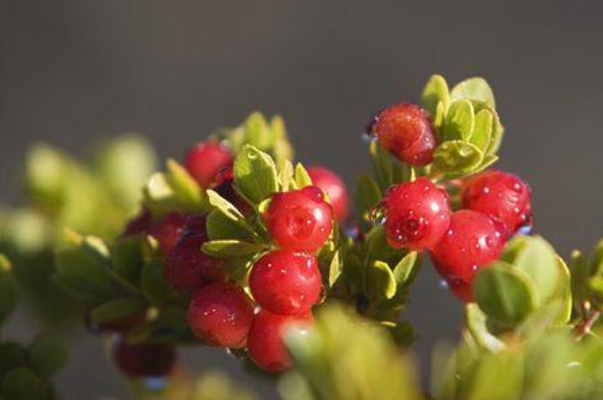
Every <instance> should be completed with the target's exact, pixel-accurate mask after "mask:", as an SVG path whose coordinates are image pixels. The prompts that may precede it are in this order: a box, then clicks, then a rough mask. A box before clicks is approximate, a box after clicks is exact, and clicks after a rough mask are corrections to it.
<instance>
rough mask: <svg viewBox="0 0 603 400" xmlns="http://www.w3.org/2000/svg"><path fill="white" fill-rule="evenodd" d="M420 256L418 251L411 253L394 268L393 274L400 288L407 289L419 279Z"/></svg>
mask: <svg viewBox="0 0 603 400" xmlns="http://www.w3.org/2000/svg"><path fill="white" fill-rule="evenodd" d="M418 255H419V254H418V253H417V252H416V251H411V252H409V253H408V254H407V255H405V256H404V257H403V258H402V259H401V260H400V262H398V264H397V265H396V266H395V267H394V271H393V274H394V278H395V279H396V283H397V285H398V287H400V286H402V287H407V286H408V285H410V284H411V283H412V282H413V281H414V279H415V278H416V277H417V274H418V271H419V266H420V265H419V262H418ZM398 290H399V289H398Z"/></svg>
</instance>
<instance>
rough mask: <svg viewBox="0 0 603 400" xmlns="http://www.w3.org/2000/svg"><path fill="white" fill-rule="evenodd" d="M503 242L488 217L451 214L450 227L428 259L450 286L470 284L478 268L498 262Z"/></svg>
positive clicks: (499, 233) (501, 236)
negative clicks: (452, 284)
mask: <svg viewBox="0 0 603 400" xmlns="http://www.w3.org/2000/svg"><path fill="white" fill-rule="evenodd" d="M504 239H505V238H504V235H503V234H501V232H500V230H499V228H498V227H497V224H496V223H495V222H494V221H493V220H492V219H491V218H490V217H488V216H487V215H485V214H482V213H480V212H477V211H471V210H460V211H457V212H455V213H453V214H452V216H451V218H450V226H449V227H448V230H447V231H446V234H445V235H444V237H443V238H442V240H440V242H439V243H438V244H437V245H436V246H435V247H434V248H433V250H432V252H431V259H432V261H433V263H434V265H435V267H436V269H437V270H438V272H439V273H440V274H441V275H442V276H443V277H444V278H445V279H447V280H448V281H449V282H451V283H454V284H460V283H461V282H463V283H471V281H472V279H473V276H474V275H475V274H476V273H477V271H478V270H479V268H481V267H484V266H485V265H487V264H488V263H490V262H492V261H494V260H496V259H497V258H498V256H499V255H500V253H501V251H502V248H503V246H504V241H505V240H504Z"/></svg>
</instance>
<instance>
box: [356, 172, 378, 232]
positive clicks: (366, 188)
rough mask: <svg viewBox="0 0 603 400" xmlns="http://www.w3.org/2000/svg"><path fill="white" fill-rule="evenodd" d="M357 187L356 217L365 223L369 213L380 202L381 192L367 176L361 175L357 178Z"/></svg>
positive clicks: (375, 183)
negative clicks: (359, 217)
mask: <svg viewBox="0 0 603 400" xmlns="http://www.w3.org/2000/svg"><path fill="white" fill-rule="evenodd" d="M357 187H358V189H357V196H356V199H357V201H356V204H357V207H358V215H359V216H361V217H362V218H363V219H364V220H365V221H368V219H369V211H370V210H371V209H372V208H373V207H375V206H376V205H377V204H378V203H379V202H380V201H381V190H380V189H379V185H377V182H375V181H374V180H373V179H372V178H371V177H369V176H368V175H361V176H360V178H358V186H357Z"/></svg>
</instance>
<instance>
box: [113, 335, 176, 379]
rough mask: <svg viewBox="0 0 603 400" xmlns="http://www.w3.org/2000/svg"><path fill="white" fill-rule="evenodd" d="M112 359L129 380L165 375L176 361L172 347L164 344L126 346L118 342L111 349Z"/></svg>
mask: <svg viewBox="0 0 603 400" xmlns="http://www.w3.org/2000/svg"><path fill="white" fill-rule="evenodd" d="M113 359H114V361H115V363H116V364H117V366H118V367H119V369H120V370H121V371H122V372H123V373H124V374H126V375H127V376H129V377H131V378H139V377H161V376H165V375H167V374H168V373H169V372H170V370H171V369H172V367H173V366H174V362H175V361H176V352H175V350H174V348H173V347H172V346H168V345H164V344H151V343H144V344H128V343H126V342H124V341H119V342H118V343H116V344H115V345H114V347H113Z"/></svg>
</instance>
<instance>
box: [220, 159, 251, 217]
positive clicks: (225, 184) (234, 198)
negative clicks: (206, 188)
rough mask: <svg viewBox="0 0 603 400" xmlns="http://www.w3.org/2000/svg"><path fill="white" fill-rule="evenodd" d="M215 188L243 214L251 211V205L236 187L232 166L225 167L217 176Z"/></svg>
mask: <svg viewBox="0 0 603 400" xmlns="http://www.w3.org/2000/svg"><path fill="white" fill-rule="evenodd" d="M214 190H215V191H216V192H217V193H218V194H219V195H220V196H222V197H224V198H225V199H226V200H228V201H229V202H230V203H231V204H232V205H234V206H235V207H236V208H237V210H239V211H240V212H241V213H242V214H243V215H247V214H248V213H249V212H250V211H251V207H250V206H249V204H247V202H246V201H245V200H243V199H242V198H241V196H239V194H238V193H237V191H236V190H235V188H234V176H233V171H232V167H227V168H223V169H222V170H221V171H220V172H219V173H218V175H217V177H216V186H215V187H214Z"/></svg>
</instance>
